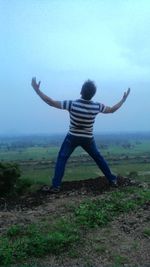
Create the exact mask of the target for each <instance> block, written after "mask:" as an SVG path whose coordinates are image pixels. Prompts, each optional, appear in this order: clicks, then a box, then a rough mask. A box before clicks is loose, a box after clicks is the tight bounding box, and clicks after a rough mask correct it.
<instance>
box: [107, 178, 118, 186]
mask: <svg viewBox="0 0 150 267" xmlns="http://www.w3.org/2000/svg"><path fill="white" fill-rule="evenodd" d="M109 184H110V186H111V187H116V188H117V187H118V181H117V178H116V179H114V180H112V181H110V182H109Z"/></svg>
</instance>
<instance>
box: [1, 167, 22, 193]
mask: <svg viewBox="0 0 150 267" xmlns="http://www.w3.org/2000/svg"><path fill="white" fill-rule="evenodd" d="M19 177H20V169H19V166H18V164H16V163H4V162H0V195H6V194H9V193H11V192H13V191H14V190H15V187H16V184H17V182H18V178H19Z"/></svg>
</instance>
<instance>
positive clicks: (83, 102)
mask: <svg viewBox="0 0 150 267" xmlns="http://www.w3.org/2000/svg"><path fill="white" fill-rule="evenodd" d="M40 83H41V82H38V83H37V82H36V78H32V82H31V85H32V87H33V89H34V90H35V92H36V93H37V94H38V95H39V96H40V98H41V99H42V100H43V101H44V102H46V103H47V104H48V105H50V106H52V107H55V108H58V109H63V110H67V111H68V112H69V115H70V127H69V132H68V133H67V135H66V137H65V139H64V142H63V144H62V146H61V148H60V151H59V154H58V157H57V162H56V166H55V173H54V177H53V179H52V186H50V187H49V186H48V187H46V188H45V191H48V192H51V193H57V192H59V191H60V189H61V182H62V178H63V175H64V171H65V166H66V162H67V160H68V159H69V157H70V155H71V154H72V152H73V151H74V149H75V148H76V147H77V146H81V147H82V148H83V149H84V150H85V151H86V152H87V153H88V154H89V155H90V156H91V157H92V158H93V159H94V161H95V162H96V164H97V165H98V167H99V168H100V170H101V171H102V172H103V174H104V175H105V177H106V178H107V179H108V182H109V184H110V185H111V186H115V187H117V186H118V183H117V180H118V177H117V176H116V175H114V174H112V172H111V170H110V168H109V166H108V164H107V162H106V161H105V159H104V158H103V156H102V155H101V154H100V152H99V150H98V148H97V146H96V143H95V139H94V136H93V125H94V122H95V117H96V115H98V114H99V113H105V114H109V113H114V112H115V111H117V110H118V109H119V108H120V107H121V106H122V105H123V103H124V102H125V101H126V99H127V97H128V95H129V93H130V88H129V89H128V90H127V91H126V92H125V93H124V95H123V97H122V99H121V100H120V101H119V102H118V103H117V104H115V105H114V106H112V107H110V106H106V105H104V104H102V103H99V102H94V101H92V98H93V96H94V95H95V93H96V90H97V88H96V86H95V83H94V82H93V81H91V80H87V81H85V82H84V84H83V85H82V88H81V92H80V94H81V98H79V99H77V100H64V101H56V100H53V99H52V98H51V97H49V96H47V95H45V94H44V93H43V92H42V91H41V90H40Z"/></svg>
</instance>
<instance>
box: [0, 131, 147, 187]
mask: <svg viewBox="0 0 150 267" xmlns="http://www.w3.org/2000/svg"><path fill="white" fill-rule="evenodd" d="M20 140H21V141H20ZM33 141H34V143H33ZM96 142H97V145H98V147H99V149H100V151H101V154H102V155H103V156H104V157H105V159H106V160H107V162H108V164H109V166H110V167H111V169H112V171H113V172H114V173H115V174H120V175H124V176H130V175H131V174H132V176H134V174H135V176H136V177H135V178H136V179H138V180H140V179H141V180H144V181H148V180H149V178H150V137H149V136H147V135H146V137H144V136H143V135H142V136H141V135H140V136H134V135H132V136H127V137H126V136H123V137H120V136H117V135H116V136H113V137H111V136H109V137H107V136H106V137H103V138H102V137H101V136H99V137H97V139H96ZM60 145H61V141H59V142H58V140H57V137H56V138H54V137H53V139H52V140H51V139H50V138H49V139H46V138H45V139H44V137H41V138H40V137H39V138H38V139H37V140H36V139H35V138H34V140H33V139H32V138H31V139H30V142H29V141H28V142H27V141H26V139H25V138H23V137H22V139H19V141H18V139H17V141H16V139H15V140H13V139H11V140H9V141H8V140H3V142H2V143H1V149H0V160H1V161H13V162H17V163H19V165H20V168H21V171H22V176H21V177H22V179H26V180H30V181H32V182H33V183H34V184H36V183H37V184H39V183H40V184H43V183H49V181H51V178H52V177H53V174H54V168H55V162H56V159H57V154H58V151H59V148H60ZM99 175H102V173H101V171H100V170H99V168H98V167H97V166H96V164H95V162H93V160H92V159H90V158H89V156H88V155H87V154H86V153H85V152H84V150H82V148H77V149H76V150H75V151H74V153H73V154H72V156H71V158H70V159H69V161H68V163H67V166H66V172H65V176H64V180H80V179H88V178H95V177H97V176H99Z"/></svg>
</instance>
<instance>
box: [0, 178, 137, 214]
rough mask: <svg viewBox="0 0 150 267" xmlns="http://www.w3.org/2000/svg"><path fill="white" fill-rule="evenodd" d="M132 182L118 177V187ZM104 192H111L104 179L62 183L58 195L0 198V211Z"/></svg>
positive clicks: (41, 194) (44, 194)
mask: <svg viewBox="0 0 150 267" xmlns="http://www.w3.org/2000/svg"><path fill="white" fill-rule="evenodd" d="M132 184H133V182H132V181H131V180H130V179H129V178H125V177H119V178H118V185H119V187H123V186H129V185H132ZM106 190H111V187H110V186H109V183H108V181H107V179H106V178H105V177H97V178H95V179H87V180H80V181H70V182H63V183H62V188H61V192H60V193H59V194H50V193H45V192H42V190H41V189H40V190H38V191H37V192H34V193H30V194H26V195H21V196H13V197H3V198H0V211H10V210H14V209H15V210H24V209H26V208H32V207H35V206H39V205H41V204H42V203H44V202H46V201H47V200H48V199H49V200H50V199H54V198H60V197H63V195H64V196H69V195H71V194H76V195H80V194H85V195H86V194H94V195H97V194H100V193H102V192H104V191H106Z"/></svg>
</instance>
